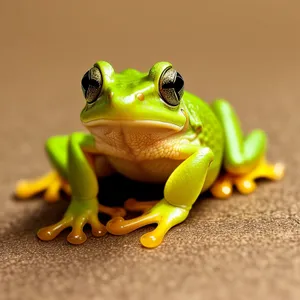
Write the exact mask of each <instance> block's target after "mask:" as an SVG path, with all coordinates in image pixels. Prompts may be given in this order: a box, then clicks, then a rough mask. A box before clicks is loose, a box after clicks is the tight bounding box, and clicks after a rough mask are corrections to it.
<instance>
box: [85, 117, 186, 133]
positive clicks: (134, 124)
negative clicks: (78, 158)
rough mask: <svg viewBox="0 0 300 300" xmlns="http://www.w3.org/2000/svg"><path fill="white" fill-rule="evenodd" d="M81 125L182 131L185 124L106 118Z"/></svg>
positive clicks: (87, 126)
mask: <svg viewBox="0 0 300 300" xmlns="http://www.w3.org/2000/svg"><path fill="white" fill-rule="evenodd" d="M82 123H83V125H84V126H85V127H86V128H87V129H89V128H91V129H92V128H95V127H128V128H132V129H134V128H140V129H164V130H170V131H173V132H174V133H175V132H179V131H182V130H183V129H184V127H185V125H186V124H184V125H183V126H179V125H176V124H173V123H168V122H163V121H154V120H108V119H99V120H93V121H89V122H82Z"/></svg>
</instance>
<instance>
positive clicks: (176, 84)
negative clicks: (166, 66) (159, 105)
mask: <svg viewBox="0 0 300 300" xmlns="http://www.w3.org/2000/svg"><path fill="white" fill-rule="evenodd" d="M183 86H184V81H183V78H182V76H181V75H180V74H179V73H178V72H177V74H176V79H175V81H171V82H168V83H165V84H163V85H162V88H163V89H174V90H175V93H176V95H177V98H178V99H180V98H181V97H180V94H179V92H180V91H181V89H182V88H183Z"/></svg>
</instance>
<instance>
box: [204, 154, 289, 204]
mask: <svg viewBox="0 0 300 300" xmlns="http://www.w3.org/2000/svg"><path fill="white" fill-rule="evenodd" d="M284 171H285V166H284V165H283V164H282V163H276V164H274V165H272V164H270V163H268V162H267V161H266V160H265V159H262V160H261V161H260V162H259V164H258V165H257V167H256V168H254V169H253V170H252V171H251V172H249V173H248V174H245V175H233V174H230V173H227V174H225V175H223V176H221V177H220V178H219V179H218V180H217V181H216V182H215V183H214V184H213V186H212V188H211V189H210V191H211V193H212V194H213V196H214V197H216V198H221V199H226V198H229V197H230V196H231V195H232V192H233V186H235V187H236V188H237V190H238V191H239V192H240V193H241V194H250V193H252V192H254V191H255V189H256V183H255V180H256V179H259V178H267V179H270V180H280V179H281V178H282V177H283V176H284Z"/></svg>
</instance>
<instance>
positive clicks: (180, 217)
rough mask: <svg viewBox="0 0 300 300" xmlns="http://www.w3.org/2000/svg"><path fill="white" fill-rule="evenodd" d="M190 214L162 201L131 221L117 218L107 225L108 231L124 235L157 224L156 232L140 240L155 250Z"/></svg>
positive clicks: (183, 209)
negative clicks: (174, 227)
mask: <svg viewBox="0 0 300 300" xmlns="http://www.w3.org/2000/svg"><path fill="white" fill-rule="evenodd" d="M188 213H189V210H188V209H185V208H181V207H176V206H173V205H171V204H169V203H168V202H167V201H165V200H162V201H160V202H159V203H158V204H157V205H155V206H154V207H153V208H152V209H151V210H150V211H148V212H147V213H145V214H143V215H142V216H140V217H137V218H134V219H131V220H124V219H123V218H122V217H117V218H114V219H112V220H110V221H109V222H108V223H107V225H106V229H107V231H108V232H110V233H112V234H114V235H124V234H127V233H130V232H132V231H134V230H136V229H138V228H141V227H143V226H146V225H150V224H154V223H156V224H157V227H156V228H155V230H153V231H151V232H149V233H146V234H144V235H143V236H142V237H141V239H140V242H141V244H142V245H143V246H144V247H146V248H155V247H157V246H159V245H160V244H161V243H162V241H163V238H164V236H165V235H166V233H167V232H168V231H169V230H170V229H171V228H172V227H173V226H175V225H177V224H179V223H181V222H183V221H184V220H185V219H186V218H187V216H188Z"/></svg>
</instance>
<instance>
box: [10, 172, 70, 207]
mask: <svg viewBox="0 0 300 300" xmlns="http://www.w3.org/2000/svg"><path fill="white" fill-rule="evenodd" d="M61 190H63V191H64V192H65V193H66V194H68V195H71V187H70V185H69V184H68V183H67V182H65V181H64V180H63V179H62V178H61V177H60V176H59V174H58V173H57V172H55V171H52V172H50V173H48V174H46V175H45V176H42V177H40V178H37V179H35V180H20V181H19V182H18V183H17V186H16V191H15V195H16V196H17V197H18V198H19V199H29V198H31V197H33V196H35V195H37V194H38V193H41V192H44V199H45V200H46V201H48V202H55V201H58V200H59V199H60V191H61Z"/></svg>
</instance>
